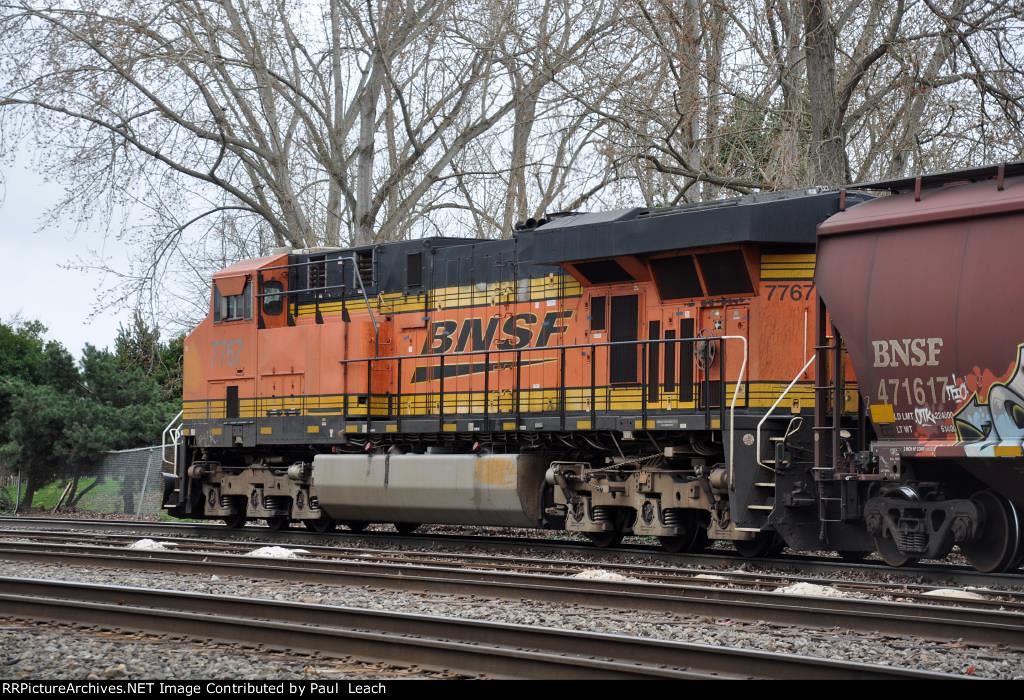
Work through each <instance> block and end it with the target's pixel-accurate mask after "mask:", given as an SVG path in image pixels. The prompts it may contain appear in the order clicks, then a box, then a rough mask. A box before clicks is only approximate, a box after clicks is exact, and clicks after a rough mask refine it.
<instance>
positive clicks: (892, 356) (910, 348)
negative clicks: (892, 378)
mask: <svg viewBox="0 0 1024 700" xmlns="http://www.w3.org/2000/svg"><path fill="white" fill-rule="evenodd" d="M871 345H872V347H873V348H874V349H875V367H935V366H936V365H937V364H939V349H940V348H941V347H942V338H903V339H902V340H872V341H871Z"/></svg>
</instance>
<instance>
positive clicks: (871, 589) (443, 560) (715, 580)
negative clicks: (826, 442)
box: [0, 530, 1024, 612]
mask: <svg viewBox="0 0 1024 700" xmlns="http://www.w3.org/2000/svg"><path fill="white" fill-rule="evenodd" d="M22 539H30V540H31V541H32V542H36V543H38V542H47V543H52V544H53V545H55V546H63V545H76V544H101V545H102V546H104V547H105V548H106V547H127V546H128V545H129V544H130V543H132V542H134V541H136V540H137V536H135V535H115V534H110V533H91V534H89V535H87V536H86V535H82V534H76V533H68V532H54V531H48V530H43V531H33V530H18V531H4V530H0V543H3V542H4V541H5V540H8V541H11V540H14V541H18V540H22ZM161 542H162V543H163V544H166V545H173V546H174V547H175V549H174V551H176V552H185V551H188V550H192V551H202V552H219V553H222V554H248V553H249V552H250V551H252V550H253V548H254V547H259V546H267V545H270V544H271V543H269V542H249V541H245V542H239V541H235V540H215V539H206V538H203V539H201V540H200V539H196V538H187V537H162V538H161ZM19 544H22V543H19ZM181 547H184V548H186V549H181ZM301 549H302V550H304V552H306V553H307V554H308V555H309V556H315V557H317V558H318V559H321V560H324V559H326V560H332V559H333V560H337V559H345V560H351V559H352V558H353V557H358V558H359V560H360V561H362V562H369V561H371V560H372V561H376V562H379V563H382V564H407V565H412V566H440V567H457V568H476V569H481V568H486V569H489V570H500V571H507V572H516V573H535V574H546V575H561V576H578V575H581V574H583V572H585V571H586V570H587V569H593V568H594V567H593V565H592V564H589V563H587V562H585V561H579V560H571V559H552V558H536V557H523V556H510V555H495V554H475V553H455V552H436V551H430V552H420V551H408V550H394V549H376V548H372V547H366V546H362V547H352V546H333V547H331V546H323V545H309V544H303V545H302V546H301ZM43 551H47V550H43ZM51 551H55V550H51ZM102 551H103V552H108V551H109V550H108V549H104V550H102ZM601 567H602V569H603V570H608V571H611V572H613V573H615V574H618V575H620V576H625V577H628V578H638V579H640V580H642V581H645V582H648V583H667V584H682V585H687V584H689V585H699V586H715V587H724V586H742V587H744V588H747V589H751V590H764V591H774V590H776V589H777V588H779V587H783V586H786V585H789V584H792V583H794V582H804V583H813V584H816V585H822V586H828V587H830V588H834V589H836V590H837V591H840V592H842V593H853V594H865V595H873V596H886V597H890V598H891V597H895V598H899V599H900V600H901V601H916V602H919V603H939V602H942V601H940V600H937V599H936V597H935V596H934V595H929V593H930V592H934V590H935V586H934V585H926V584H918V583H908V582H902V583H899V584H896V583H893V582H891V581H884V582H877V581H876V582H867V581H850V580H847V579H828V578H821V577H811V576H804V575H799V574H793V573H786V574H771V573H766V572H747V571H738V570H732V571H725V570H722V572H721V573H718V574H709V573H708V571H707V570H706V569H698V568H689V567H680V566H671V567H669V566H664V565H661V566H645V565H640V564H625V563H616V562H605V563H602V564H601ZM986 593H988V594H989V595H990V596H993V597H991V598H981V599H975V600H970V601H969V604H970V605H972V606H974V607H989V608H996V609H1001V610H1010V611H1016V612H1024V592H1021V591H1011V590H996V589H989V590H987V591H986ZM946 601H947V602H948V603H949V604H956V599H955V598H953V599H948V598H947V599H946Z"/></svg>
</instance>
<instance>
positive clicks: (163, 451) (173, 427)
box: [160, 409, 185, 474]
mask: <svg viewBox="0 0 1024 700" xmlns="http://www.w3.org/2000/svg"><path fill="white" fill-rule="evenodd" d="M184 414H185V409H182V410H180V411H178V413H177V414H175V416H174V418H172V419H171V422H170V423H168V424H167V427H165V428H164V431H163V433H162V434H161V436H160V459H161V460H162V461H163V462H164V464H168V463H169V464H172V465H174V473H175V474H177V473H178V440H180V439H181V417H182V416H183V415H184ZM168 437H170V438H171V442H170V443H168V442H167V438H168ZM168 444H170V445H171V446H172V447H173V448H174V459H173V460H172V461H171V462H168V461H167V446H168Z"/></svg>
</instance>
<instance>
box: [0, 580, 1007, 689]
mask: <svg viewBox="0 0 1024 700" xmlns="http://www.w3.org/2000/svg"><path fill="white" fill-rule="evenodd" d="M4 575H6V576H16V577H20V578H47V579H60V580H66V581H80V582H92V583H104V584H117V585H123V586H138V587H145V588H165V589H173V590H183V591H193V592H200V593H210V594H216V595H232V596H250V597H254V598H265V599H272V600H279V601H294V602H301V603H317V604H325V605H343V606H350V607H360V608H368V609H372V610H387V611H395V610H399V611H402V612H406V613H418V614H423V615H442V616H451V617H461V618H468V619H479V620H492V621H497V622H507V623H516V624H523V625H529V626H534V627H557V628H563V629H576V630H588V631H594V632H603V633H613V634H625V635H635V636H642V637H650V638H656V639H671V640H679V641H688V642H696V643H701V644H711V645H717V646H729V647H740V648H751V649H763V650H765V651H772V652H784V653H787V654H801V655H807V656H817V657H822V658H829V659H843V660H848V661H860V662H870V663H877V664H887V665H894V666H900V667H904V668H914V669H923V670H930V671H938V672H943V673H952V674H969V675H974V676H978V677H986V678H1024V651H1021V650H1014V649H1008V648H1006V647H999V646H978V645H971V644H965V643H962V642H959V641H947V642H933V641H927V640H922V639H920V638H916V637H909V636H907V637H904V636H889V635H879V634H867V633H859V632H852V631H849V630H844V629H839V628H833V629H819V628H804V627H796V626H790V625H775V624H769V623H762V622H745V621H737V620H731V619H723V618H710V617H699V616H684V615H677V614H655V613H651V612H646V611H637V610H625V609H607V608H596V607H590V606H584V605H568V606H567V605H559V604H554V603H548V602H543V601H533V600H520V601H509V600H507V599H505V600H494V599H488V598H482V597H478V596H470V595H454V594H436V593H415V592H405V591H394V590H387V589H378V588H370V587H340V586H328V585H321V584H303V585H301V586H299V585H295V584H283V583H281V582H280V581H265V580H258V579H248V578H240V577H239V578H222V577H210V576H205V575H200V574H178V573H176V574H162V573H157V572H139V571H133V570H127V569H105V568H102V569H101V568H92V567H89V566H88V565H76V566H68V565H49V564H37V563H20V562H5V565H4ZM14 636H15V637H16V638H17V639H18V644H19V645H20V646H18V647H17V648H18V650H19V652H20V653H21V654H22V655H21V656H19V657H18V658H21V659H24V658H26V657H25V655H28V656H30V657H33V656H38V657H39V658H44V657H47V656H50V653H49V651H47V649H46V648H45V645H46V644H47V643H48V642H47V640H48V639H49V638H48V637H45V636H41V637H34V636H27V637H26V636H25V635H18V634H14ZM6 644H7V643H6V642H4V646H2V647H0V649H7V648H8V647H7V646H6ZM39 645H43V648H42V649H39V648H37V647H38V646H39ZM93 646H94V645H93V644H91V643H89V644H86V645H85V646H84V647H82V648H83V649H84V651H82V652H81V653H82V654H89V655H90V656H88V657H87V659H86V661H84V662H79V661H76V662H75V663H76V664H84V665H79V666H78V667H77V668H78V669H79V670H80V671H83V672H85V671H86V669H89V668H90V661H89V659H95V658H97V657H96V656H95V654H94V650H93ZM79 648H80V647H79V645H78V644H73V645H71V646H70V647H69V650H68V651H67V653H68V654H70V656H75V654H78V653H79V652H77V651H75V650H77V649H79ZM33 649H35V652H33ZM8 653H11V652H8V651H3V652H0V654H8ZM6 658H7V657H6V656H0V665H3V664H5V663H6ZM122 658H134V657H128V656H125V657H122ZM23 663H24V661H23ZM126 668H127V666H126ZM302 668H303V667H302V666H301V665H292V666H287V665H286V666H282V667H280V669H277V667H275V669H276V670H275V672H277V670H280V671H281V673H285V674H287V673H291V674H293V677H302V676H301V673H302V672H303V671H302ZM255 669H256V667H254V668H253V672H254V673H255V677H264V676H265V675H266V673H265V672H260V671H257V670H255ZM232 673H233V674H234V676H233V677H240V676H241V675H244V672H239V671H233V672H232ZM140 674H141V675H140V676H138V677H145V675H146V673H145V672H144V671H142V672H140ZM40 675H41V676H45V675H46V674H45V673H40ZM82 677H84V676H82ZM204 677H205V675H204Z"/></svg>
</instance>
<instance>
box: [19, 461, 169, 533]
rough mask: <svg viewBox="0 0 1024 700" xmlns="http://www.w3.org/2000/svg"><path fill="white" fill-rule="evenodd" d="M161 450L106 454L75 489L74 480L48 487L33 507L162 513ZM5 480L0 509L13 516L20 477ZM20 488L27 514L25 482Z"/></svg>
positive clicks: (38, 493)
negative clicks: (11, 513) (72, 486)
mask: <svg viewBox="0 0 1024 700" xmlns="http://www.w3.org/2000/svg"><path fill="white" fill-rule="evenodd" d="M160 450H161V448H160V446H159V445H156V446H153V447H138V448H136V449H133V450H118V451H116V452H107V453H106V454H105V455H104V456H103V458H102V459H101V460H100V462H99V463H98V464H96V465H95V466H94V467H92V468H90V469H85V470H83V471H82V474H83V475H82V476H81V477H79V480H78V487H77V488H76V489H74V490H73V491H72V490H71V489H70V488H69V484H70V483H71V479H60V480H57V481H54V482H51V483H49V484H46V485H45V486H44V487H41V488H40V489H39V490H37V491H36V494H35V498H34V499H33V504H32V507H34V508H35V509H36V510H39V509H43V510H47V511H49V510H52V509H53V508H54V507H56V506H58V505H59V506H60V509H61V510H73V511H77V512H84V513H99V514H110V515H123V516H130V517H136V518H142V517H155V516H156V515H158V514H159V513H160V512H161V510H162V509H161V507H160V505H161V500H162V498H163V479H162V478H161V476H160V473H161V472H162V471H163V465H162V460H161V452H160ZM3 481H4V483H3V485H2V489H3V497H0V501H2V502H0V510H3V511H5V512H8V513H10V512H12V511H13V509H14V504H15V502H16V501H17V500H18V496H17V490H18V478H17V475H16V473H11V474H8V475H7V476H5V477H4V480H3ZM20 488H21V500H22V503H21V507H20V509H19V511H20V512H22V513H25V512H27V511H28V508H29V505H28V504H27V503H24V497H25V483H24V480H21V484H20ZM62 497H63V500H62Z"/></svg>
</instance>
